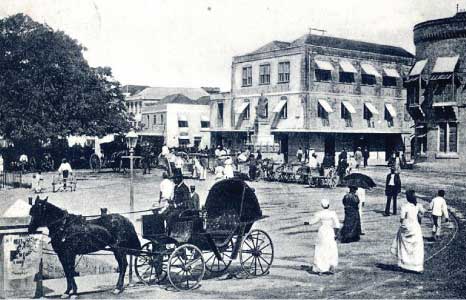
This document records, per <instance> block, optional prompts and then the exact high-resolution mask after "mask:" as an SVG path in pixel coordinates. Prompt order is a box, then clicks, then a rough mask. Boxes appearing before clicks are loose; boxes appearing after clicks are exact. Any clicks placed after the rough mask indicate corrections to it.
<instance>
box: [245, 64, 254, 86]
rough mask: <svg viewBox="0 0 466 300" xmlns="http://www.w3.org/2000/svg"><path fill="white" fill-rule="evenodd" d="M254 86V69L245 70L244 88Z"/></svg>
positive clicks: (246, 68) (247, 68)
mask: <svg viewBox="0 0 466 300" xmlns="http://www.w3.org/2000/svg"><path fill="white" fill-rule="evenodd" d="M251 85H252V67H250V66H249V67H244V68H243V86H251Z"/></svg>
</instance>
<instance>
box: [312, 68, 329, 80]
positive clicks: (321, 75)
mask: <svg viewBox="0 0 466 300" xmlns="http://www.w3.org/2000/svg"><path fill="white" fill-rule="evenodd" d="M315 74H316V81H331V80H332V72H331V71H329V70H321V69H316V71H315Z"/></svg>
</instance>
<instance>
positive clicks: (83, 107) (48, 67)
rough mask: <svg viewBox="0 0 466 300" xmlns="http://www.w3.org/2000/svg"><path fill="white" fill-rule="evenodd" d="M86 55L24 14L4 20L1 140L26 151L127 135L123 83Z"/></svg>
mask: <svg viewBox="0 0 466 300" xmlns="http://www.w3.org/2000/svg"><path fill="white" fill-rule="evenodd" d="M84 50H85V48H84V47H83V46H82V45H80V44H79V43H78V41H76V40H74V39H72V38H70V37H69V36H68V35H66V34H65V33H64V32H62V31H54V30H53V29H52V28H50V27H49V26H47V25H44V24H40V23H37V22H35V21H33V20H32V19H31V18H30V17H28V16H26V15H23V14H17V15H14V16H11V17H8V18H5V19H2V20H0V70H1V71H0V91H1V92H0V135H3V136H4V137H5V138H7V139H10V140H12V141H13V142H14V143H15V145H16V146H18V147H19V148H23V150H24V148H26V147H31V146H34V145H35V146H38V145H40V144H42V143H44V142H47V141H53V140H56V139H60V138H64V137H66V136H68V135H75V134H76V135H81V134H86V135H92V136H93V135H99V136H102V135H104V134H107V133H120V132H125V131H127V130H128V127H129V123H128V121H127V116H126V108H125V105H124V97H123V95H122V93H121V92H120V84H119V82H117V81H116V80H114V79H113V78H112V73H111V69H110V68H100V67H99V68H91V67H90V66H89V65H88V63H87V61H86V60H85V59H84V57H83V51H84Z"/></svg>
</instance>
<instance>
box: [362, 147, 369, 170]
mask: <svg viewBox="0 0 466 300" xmlns="http://www.w3.org/2000/svg"><path fill="white" fill-rule="evenodd" d="M362 157H363V158H364V168H366V167H367V165H368V164H367V161H368V160H369V150H368V149H367V147H364V150H363V152H362Z"/></svg>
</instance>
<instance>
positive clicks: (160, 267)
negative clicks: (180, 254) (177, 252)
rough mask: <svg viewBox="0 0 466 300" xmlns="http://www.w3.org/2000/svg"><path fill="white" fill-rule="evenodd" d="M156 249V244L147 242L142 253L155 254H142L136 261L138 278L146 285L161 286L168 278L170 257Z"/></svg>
mask: <svg viewBox="0 0 466 300" xmlns="http://www.w3.org/2000/svg"><path fill="white" fill-rule="evenodd" d="M156 247H157V245H156V244H155V243H153V242H147V243H146V244H144V245H143V246H142V247H141V251H143V252H150V253H153V254H152V255H150V254H147V253H144V254H142V253H141V255H138V256H136V257H135V259H134V271H135V273H136V276H137V277H138V278H139V280H141V282H142V283H144V284H145V285H151V284H159V283H161V282H162V281H164V280H165V278H167V261H168V255H167V254H166V253H160V250H156V249H157V248H156Z"/></svg>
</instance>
